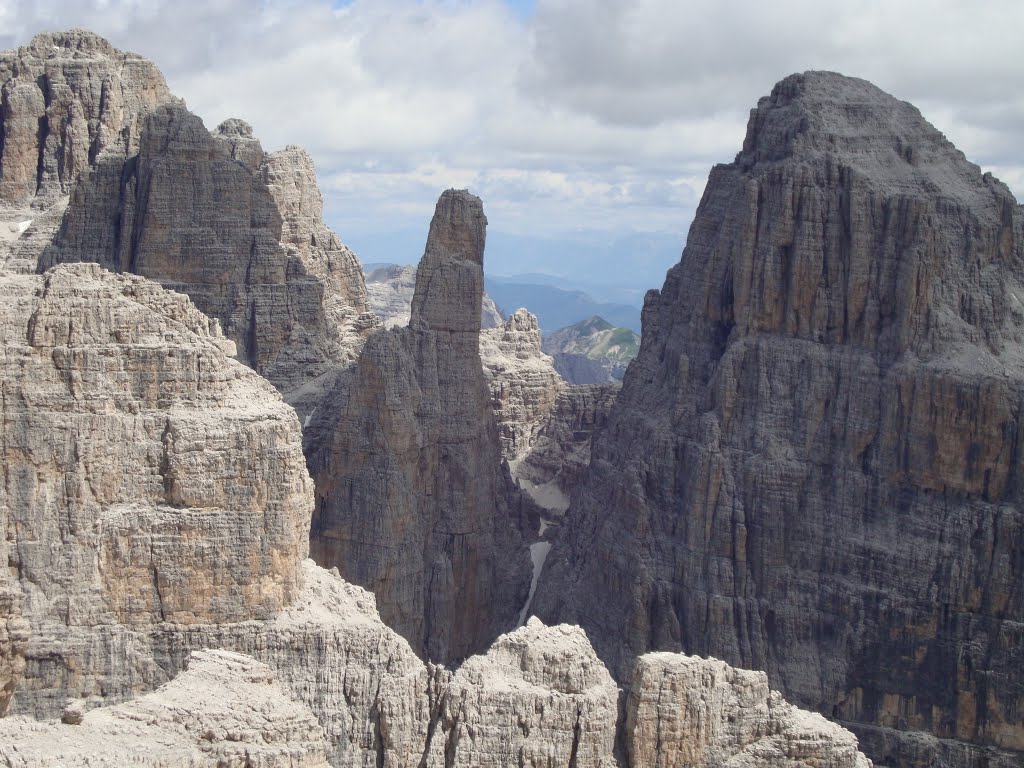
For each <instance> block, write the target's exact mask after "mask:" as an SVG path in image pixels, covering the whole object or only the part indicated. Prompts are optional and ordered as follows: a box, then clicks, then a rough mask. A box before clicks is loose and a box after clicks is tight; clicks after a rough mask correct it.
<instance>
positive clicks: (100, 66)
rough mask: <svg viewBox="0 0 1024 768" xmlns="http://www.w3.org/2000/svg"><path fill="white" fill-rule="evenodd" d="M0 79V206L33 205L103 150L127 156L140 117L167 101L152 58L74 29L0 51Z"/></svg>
mask: <svg viewBox="0 0 1024 768" xmlns="http://www.w3.org/2000/svg"><path fill="white" fill-rule="evenodd" d="M0 84H2V85H0V135H2V136H3V141H0V203H3V204H15V205H17V204H25V203H27V202H30V201H32V202H36V203H37V206H36V207H37V208H38V207H43V206H45V205H46V204H48V203H52V202H53V201H54V200H56V199H57V198H59V197H61V196H66V195H67V194H69V193H70V191H71V189H72V187H73V186H74V183H75V181H76V180H77V178H78V176H79V175H80V174H82V173H84V172H85V171H86V170H88V169H89V168H90V167H92V166H94V165H95V164H96V162H97V159H98V158H99V157H100V156H102V155H103V154H105V153H111V154H114V155H119V156H121V157H127V156H130V155H132V154H134V153H135V152H136V151H137V150H138V146H139V137H140V135H141V133H142V123H143V120H144V119H145V115H146V114H147V113H148V112H149V111H150V110H151V109H153V108H154V107H156V106H157V105H158V104H162V103H165V102H168V101H172V100H173V97H172V96H171V94H170V91H168V89H167V83H166V82H165V80H164V77H163V75H162V74H160V71H159V70H158V69H157V68H156V66H154V65H153V63H152V62H150V61H148V60H147V59H144V58H143V57H141V56H139V55H138V54H134V53H124V52H122V51H118V50H117V49H116V48H114V47H113V46H112V45H111V44H110V43H108V42H107V41H106V40H104V39H103V38H101V37H99V36H98V35H96V34H94V33H92V32H88V31H86V30H82V29H73V30H69V31H67V32H57V33H47V34H40V35H36V36H35V37H34V38H32V42H31V43H29V44H28V45H27V46H24V47H22V48H18V49H17V50H13V51H4V52H0Z"/></svg>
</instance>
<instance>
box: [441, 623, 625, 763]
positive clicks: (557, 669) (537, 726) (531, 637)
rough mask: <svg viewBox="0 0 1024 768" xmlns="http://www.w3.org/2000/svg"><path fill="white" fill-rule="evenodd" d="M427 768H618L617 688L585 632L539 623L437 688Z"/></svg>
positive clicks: (504, 640)
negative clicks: (436, 720)
mask: <svg viewBox="0 0 1024 768" xmlns="http://www.w3.org/2000/svg"><path fill="white" fill-rule="evenodd" d="M439 691H440V696H439V697H438V699H439V713H440V719H439V733H441V734H443V740H442V739H440V738H436V739H435V741H434V742H432V743H431V744H430V745H429V752H428V754H429V760H428V763H427V764H428V765H429V766H435V765H436V766H437V767H438V768H441V766H444V767H445V768H451V767H453V766H465V767H466V768H476V767H479V768H490V767H492V766H493V768H499V767H500V766H507V765H529V766H545V765H565V766H579V768H596V767H597V766H608V767H609V768H610V767H611V766H615V765H617V764H618V763H617V762H616V760H615V757H614V751H615V738H616V728H617V722H618V714H619V705H618V702H619V695H620V694H619V689H618V687H617V686H616V685H615V682H614V681H613V680H612V678H611V675H609V674H608V670H607V669H606V668H605V666H604V664H602V663H601V660H600V659H598V658H597V655H596V654H595V653H594V649H593V648H592V647H591V645H590V642H589V641H588V640H587V636H586V635H585V634H584V633H583V631H582V630H580V628H579V627H569V626H560V627H550V628H549V627H545V626H544V625H543V624H541V622H540V621H539V620H538V619H536V618H534V619H531V620H530V622H529V624H528V625H527V626H525V627H520V628H519V629H517V630H515V631H514V632H510V633H509V634H507V635H503V636H502V637H500V638H498V640H497V641H495V643H494V645H493V646H491V648H490V649H489V650H488V651H487V653H486V654H484V655H482V656H473V657H471V658H470V659H467V660H466V662H465V663H464V664H463V665H462V666H461V667H459V669H458V671H457V672H456V673H455V674H454V675H453V676H452V678H451V680H450V681H448V682H447V683H445V684H443V685H442V686H440V688H439Z"/></svg>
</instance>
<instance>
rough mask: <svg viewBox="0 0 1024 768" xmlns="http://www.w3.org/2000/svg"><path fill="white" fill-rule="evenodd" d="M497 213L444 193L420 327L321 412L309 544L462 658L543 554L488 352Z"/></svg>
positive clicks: (435, 651) (416, 307)
mask: <svg viewBox="0 0 1024 768" xmlns="http://www.w3.org/2000/svg"><path fill="white" fill-rule="evenodd" d="M486 221H487V220H486V218H485V217H484V214H483V206H482V204H481V202H480V200H479V198H476V197H474V196H472V195H470V194H469V193H467V192H464V191H461V192H460V191H455V190H449V191H447V192H445V193H444V194H442V195H441V197H440V199H439V200H438V203H437V209H436V211H435V214H434V218H433V220H432V221H431V225H430V234H429V236H428V238H427V245H426V249H425V253H424V256H423V259H422V260H421V262H420V265H419V268H418V270H417V276H416V291H415V296H414V297H413V301H412V316H411V320H410V324H409V327H407V328H392V329H390V330H388V331H382V332H380V333H377V334H374V335H373V336H371V337H370V339H369V340H368V341H367V344H366V346H365V347H364V349H363V352H362V355H361V356H360V358H359V361H358V363H357V364H356V366H355V369H354V371H353V374H352V380H351V382H349V383H347V385H346V386H345V387H339V388H338V389H336V390H335V395H334V398H335V399H334V401H333V403H332V407H331V409H329V410H328V409H322V410H323V412H322V413H321V412H320V411H318V412H317V414H316V415H315V418H314V419H313V422H312V424H311V427H310V431H311V432H312V433H314V434H316V435H318V436H319V437H318V440H319V441H320V442H319V443H318V444H317V445H314V446H313V447H312V449H311V450H310V452H309V466H310V471H311V473H312V474H313V477H314V479H315V480H316V494H317V503H316V507H315V511H314V515H313V524H312V531H311V541H310V551H311V553H312V556H313V558H314V559H315V560H316V561H317V562H318V563H320V564H321V565H324V566H337V567H338V569H339V570H340V571H341V573H342V576H343V577H344V578H345V579H346V580H349V581H352V582H355V583H357V584H360V585H362V586H365V587H366V588H368V589H370V590H372V591H373V592H374V593H375V594H376V596H377V605H378V608H379V610H380V612H381V616H382V617H383V619H384V621H385V622H386V623H387V624H388V625H389V626H391V627H393V628H394V629H395V630H396V631H398V632H399V634H401V635H402V636H403V637H405V638H406V639H408V640H409V642H410V643H411V644H412V646H413V648H414V649H416V651H417V652H418V653H421V654H423V655H424V657H426V658H429V659H431V660H435V661H451V660H457V659H463V658H466V657H467V656H469V655H470V654H471V653H474V652H477V651H481V650H483V649H484V648H486V646H487V644H488V643H489V642H490V641H491V640H493V639H494V638H495V637H497V635H499V634H500V633H501V632H503V631H505V630H507V629H509V628H510V627H512V626H514V623H515V620H516V616H517V612H518V610H519V608H520V607H521V606H522V604H523V603H524V601H525V600H526V596H527V592H528V587H529V581H530V561H529V558H528V555H527V550H526V546H525V544H524V543H523V540H522V537H521V535H520V532H519V522H518V519H517V515H518V514H519V513H518V510H517V509H516V506H517V505H518V504H519V503H520V501H519V498H518V493H517V492H516V489H515V487H514V485H513V483H512V481H511V478H510V477H509V475H508V472H507V470H506V469H504V468H503V467H502V464H501V449H500V443H499V440H498V433H497V427H496V425H495V423H494V417H493V415H492V413H491V408H490V398H489V394H488V389H487V384H486V382H485V380H484V376H483V371H482V368H481V363H480V354H479V336H480V300H481V299H480V297H481V295H482V292H483V250H484V231H485V225H486Z"/></svg>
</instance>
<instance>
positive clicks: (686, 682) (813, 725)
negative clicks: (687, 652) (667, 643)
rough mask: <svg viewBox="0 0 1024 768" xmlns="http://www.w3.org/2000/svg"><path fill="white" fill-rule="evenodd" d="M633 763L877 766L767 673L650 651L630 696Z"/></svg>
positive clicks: (693, 767)
mask: <svg viewBox="0 0 1024 768" xmlns="http://www.w3.org/2000/svg"><path fill="white" fill-rule="evenodd" d="M625 727H626V745H627V746H626V748H627V751H628V755H629V765H631V766H653V765H657V766H663V767H664V768H703V767H704V766H707V768H711V767H712V766H722V767H723V768H800V767H802V766H808V765H813V766H816V767H817V768H870V766H871V762H870V761H869V760H868V759H867V758H865V757H864V755H862V754H861V753H860V752H859V751H858V750H857V739H856V738H855V737H854V736H853V734H852V733H850V732H849V731H847V730H845V729H843V728H841V727H839V726H838V725H836V724H835V723H830V722H829V721H828V720H826V719H825V718H824V717H822V716H821V715H819V714H816V713H811V712H805V711H803V710H800V709H797V708H796V707H794V706H793V705H792V704H790V703H788V702H787V701H785V700H784V699H783V698H782V696H781V695H780V694H779V693H778V692H776V691H771V690H769V689H768V677H767V676H766V675H765V673H764V672H752V671H748V670H743V669H734V668H732V667H730V666H729V665H727V664H726V663H725V662H722V661H719V660H717V659H701V658H698V657H696V656H684V655H682V654H678V653H649V654H646V655H644V656H641V657H640V658H639V659H637V662H636V667H635V669H634V671H633V685H632V688H631V689H630V692H629V694H628V696H627V697H626V726H625Z"/></svg>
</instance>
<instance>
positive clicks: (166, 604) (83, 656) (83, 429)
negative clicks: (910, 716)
mask: <svg viewBox="0 0 1024 768" xmlns="http://www.w3.org/2000/svg"><path fill="white" fill-rule="evenodd" d="M466 203H467V205H468V206H469V208H470V210H469V213H470V214H471V213H472V207H473V206H472V203H473V200H467V201H466ZM476 204H477V209H478V208H479V204H478V201H476ZM457 205H458V203H457ZM455 220H456V221H460V220H461V221H463V222H471V221H473V220H474V217H473V216H472V215H469V216H461V217H459V216H456V219H455ZM428 251H429V249H428ZM442 257H443V254H442ZM0 297H2V299H3V300H2V301H0V384H2V387H0V391H2V393H3V397H2V399H0V416H2V418H0V449H2V452H3V457H4V464H3V466H4V473H5V483H4V484H3V486H2V490H0V531H2V532H3V534H2V536H0V562H2V563H4V567H3V568H0V692H2V694H3V702H2V703H3V705H4V707H5V708H6V709H8V710H9V713H8V714H9V716H7V717H0V759H2V760H3V761H4V762H5V764H9V765H14V766H24V767H25V768H28V767H29V766H43V765H53V764H60V765H123V764H124V763H126V762H129V761H130V762H132V764H137V765H144V766H169V765H184V764H188V765H196V766H206V765H209V766H214V765H218V766H219V765H226V764H232V765H233V764H236V763H237V764H241V763H243V762H244V763H245V764H252V765H262V766H278V765H280V766H317V768H322V766H324V765H325V763H326V764H330V765H332V766H335V767H336V768H341V766H367V767H369V766H378V765H393V766H408V767H409V768H412V767H413V766H437V767H438V768H440V767H441V766H450V765H507V764H521V765H531V766H537V768H541V766H550V765H563V766H571V765H578V766H584V765H609V766H610V765H615V764H617V763H616V761H615V756H614V753H615V752H616V744H615V739H616V733H618V732H621V731H622V728H621V726H622V722H621V719H620V718H619V717H618V713H619V707H618V702H619V701H620V699H621V693H620V692H619V690H618V688H617V687H616V686H615V684H614V683H613V682H612V680H611V677H610V675H609V674H608V671H607V669H606V668H605V667H604V665H603V664H602V663H601V662H600V660H599V659H598V658H597V656H596V654H595V653H594V651H593V649H592V648H591V647H590V645H589V643H588V642H587V639H586V637H585V635H584V634H583V632H582V631H580V630H579V629H578V628H571V627H555V628H550V629H549V628H546V627H543V626H541V625H540V623H539V622H538V621H536V620H534V621H533V622H531V623H530V624H529V625H528V626H527V627H524V628H522V629H520V630H517V631H515V632H513V633H511V634H509V635H507V636H506V637H503V638H501V639H500V640H499V641H498V642H497V643H495V645H494V647H493V648H492V649H491V650H490V651H489V652H488V653H487V654H486V655H484V656H483V657H480V658H474V659H469V660H468V661H467V662H466V663H465V664H464V665H463V666H462V667H461V668H460V669H459V671H458V672H455V673H454V674H453V673H451V672H449V671H447V670H445V669H443V668H439V667H434V666H432V665H429V666H428V665H426V664H424V663H423V662H422V661H421V660H420V659H419V658H417V657H416V655H415V654H414V653H413V651H412V649H411V648H410V646H409V644H408V643H407V642H406V641H405V640H404V639H402V638H401V637H399V636H398V635H397V634H396V633H395V632H393V631H392V630H391V629H389V628H388V627H386V626H385V625H384V624H383V623H381V621H380V619H379V617H378V614H377V609H376V604H375V599H374V596H373V595H372V594H370V593H368V592H366V591H365V590H363V589H361V588H359V587H356V586H353V585H351V584H346V583H345V582H343V581H342V580H341V579H340V578H339V577H338V576H337V573H336V572H335V573H331V572H328V571H325V570H324V569H322V568H319V567H317V566H316V565H314V564H313V563H312V562H311V561H309V560H303V556H304V554H305V551H306V547H307V545H308V539H307V535H308V523H309V514H310V511H311V506H312V496H311V487H310V480H309V477H308V475H307V474H306V470H305V464H304V461H303V457H302V453H301V450H300V435H299V426H298V421H297V419H296V417H295V414H294V412H293V411H292V410H291V409H289V408H288V407H287V406H286V405H285V404H284V403H283V402H282V400H281V397H280V395H279V394H278V393H277V391H276V390H275V389H274V388H273V387H272V386H271V385H270V384H269V383H268V382H266V381H264V380H263V379H261V378H260V377H259V376H257V375H256V374H255V373H254V372H252V371H251V370H250V369H248V368H247V367H245V366H243V365H242V364H240V363H239V362H237V361H236V360H234V359H232V358H231V357H230V356H229V355H230V353H231V352H233V344H232V342H230V341H229V340H227V339H225V338H224V337H223V336H222V335H221V333H220V331H219V328H218V324H217V322H216V321H213V320H210V319H208V318H206V317H205V316H203V315H202V314H201V313H200V312H198V311H197V310H196V308H195V306H194V305H193V304H192V303H191V302H190V301H189V300H188V299H187V298H186V297H184V296H182V295H180V294H175V293H171V292H169V291H165V290H164V289H162V288H160V286H158V285H156V284H155V283H152V282H150V281H148V280H145V279H143V278H140V277H137V276H133V275H124V274H121V275H118V274H114V273H109V272H105V271H103V270H102V269H101V268H99V267H98V266H96V265H92V264H75V265H61V266H58V267H55V268H54V269H52V270H50V271H48V272H47V273H46V274H44V275H41V276H37V275H21V274H18V275H10V274H7V275H0ZM427 314H430V313H429V312H428V313H427ZM453 325H457V323H454V324H453ZM423 333H424V334H426V333H430V332H429V331H423ZM441 333H443V331H442V332H441ZM469 335H472V334H469ZM464 341H467V343H468V340H464ZM442 344H443V342H442V341H438V340H436V339H435V342H434V345H435V354H436V347H439V346H441V345H442ZM472 348H474V349H475V345H474V346H473V347H472ZM472 370H476V371H479V370H480V368H479V364H477V366H476V367H475V368H474V369H472ZM478 385H479V386H477V390H478V391H479V393H480V394H479V401H478V403H477V406H478V407H479V408H480V409H481V411H482V412H485V413H486V412H487V411H486V408H487V406H486V389H485V387H484V385H483V380H482V378H481V379H480V380H479V381H478ZM449 405H451V403H449ZM490 434H491V436H492V437H493V439H494V442H493V443H492V445H493V448H492V455H493V457H494V459H495V460H496V459H497V457H498V451H497V443H496V433H494V432H493V429H492V430H491V432H490ZM448 445H449V444H446V445H445V446H443V447H444V448H446V449H447V448H448ZM473 448H474V449H480V446H479V445H474V446H473ZM444 455H445V456H447V457H449V458H453V457H454V458H457V457H458V456H457V454H456V453H455V451H454V450H449V452H448V453H446V454H444ZM455 466H456V465H454V464H453V465H451V466H449V468H448V469H447V471H449V472H453V468H454V467H455ZM492 466H493V465H492ZM475 469H476V468H475V467H472V466H470V467H469V470H470V471H474V470H475ZM502 522H506V523H507V520H505V521H502ZM494 524H495V526H496V528H497V523H494ZM442 541H443V540H442ZM479 572H480V571H479V570H478V571H477V573H476V574H474V575H477V576H478V575H479ZM434 586H435V587H436V586H437V583H436V582H434ZM468 596H469V597H470V598H473V597H474V595H473V594H472V593H468ZM462 598H463V595H459V594H457V595H455V596H454V599H453V602H455V601H456V600H458V601H459V602H458V603H457V604H458V605H459V607H460V608H461V606H462V605H463V602H464V601H463V600H462ZM468 609H472V606H468ZM435 615H436V614H435ZM204 649H213V650H204ZM217 649H219V650H217ZM239 654H243V655H239ZM652 684H656V682H655V683H652ZM723 695H725V694H723ZM69 700H70V704H69ZM58 716H59V717H61V720H62V722H61V723H57V722H38V721H37V720H35V719H33V718H55V717H58ZM666 727H667V726H666ZM645 734H646V732H640V733H639V734H638V738H639V739H640V741H641V742H642V743H644V744H646V740H647V738H648V736H647V735H645ZM840 741H842V740H841V739H840ZM820 746H821V747H822V749H823V750H824V751H823V752H822V754H828V752H827V749H828V748H829V747H828V745H827V744H826V745H820ZM645 748H647V749H649V748H650V747H649V746H648V747H645ZM638 749H639V748H638ZM617 752H618V753H621V752H622V748H621V745H620V746H619V747H618V749H617ZM812 758H813V756H812ZM814 759H816V758H814ZM812 762H813V759H812ZM784 764H785V763H780V765H784ZM822 764H826V763H822ZM766 765H773V764H772V763H766Z"/></svg>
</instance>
